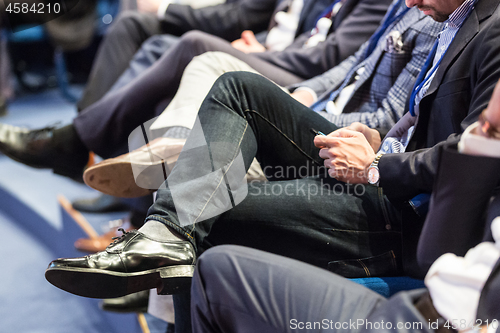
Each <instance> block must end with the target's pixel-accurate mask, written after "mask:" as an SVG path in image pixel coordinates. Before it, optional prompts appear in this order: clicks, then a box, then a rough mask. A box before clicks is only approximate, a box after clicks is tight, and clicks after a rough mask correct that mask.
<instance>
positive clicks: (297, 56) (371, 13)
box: [257, 0, 392, 79]
mask: <svg viewBox="0 0 500 333" xmlns="http://www.w3.org/2000/svg"><path fill="white" fill-rule="evenodd" d="M391 2H392V1H390V0H360V1H359V3H358V4H357V5H356V6H353V7H352V8H345V9H344V8H342V9H341V10H340V11H339V13H338V14H337V15H339V16H340V15H341V16H342V17H338V18H336V19H335V21H337V20H341V21H340V24H338V26H336V27H335V29H334V31H333V32H331V33H330V34H329V35H328V37H327V39H326V40H325V41H324V42H322V43H320V44H318V45H317V46H316V47H312V48H307V49H304V48H302V45H303V44H304V42H305V41H306V40H307V38H308V37H309V34H310V32H305V33H304V34H302V35H301V36H300V37H298V38H297V39H296V40H295V42H294V43H293V44H292V45H290V46H289V47H288V48H287V49H285V50H284V51H282V52H264V53H261V54H257V56H258V57H259V58H261V59H264V60H266V61H268V62H269V63H271V64H274V65H276V66H278V67H280V68H283V69H285V70H287V71H289V72H291V73H293V74H295V75H297V76H300V77H302V78H304V79H308V78H312V77H314V76H317V75H320V74H323V73H324V72H326V71H327V70H329V69H330V68H332V67H334V66H336V65H338V64H339V63H340V62H342V61H343V60H344V59H346V58H347V57H348V56H350V55H352V54H354V52H356V51H357V50H358V49H359V47H360V46H361V45H362V44H363V43H364V42H366V41H367V40H368V39H369V38H370V36H371V35H372V34H373V33H374V32H375V30H376V29H377V28H378V26H379V25H380V21H382V19H383V17H384V15H385V13H386V11H387V8H388V7H389V5H390V4H391ZM345 6H347V4H346V5H345ZM343 10H345V12H343ZM334 24H335V23H334Z"/></svg>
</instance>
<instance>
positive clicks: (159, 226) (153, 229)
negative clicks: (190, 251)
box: [139, 220, 185, 242]
mask: <svg viewBox="0 0 500 333" xmlns="http://www.w3.org/2000/svg"><path fill="white" fill-rule="evenodd" d="M139 231H140V232H142V233H143V234H145V235H147V236H148V237H150V238H152V239H154V240H156V241H159V242H165V241H179V240H185V237H183V236H181V235H180V234H179V233H178V232H176V231H174V230H172V229H170V228H169V227H167V226H166V225H164V224H163V223H161V222H158V221H154V220H150V221H147V222H146V223H144V225H143V226H142V227H141V228H140V229H139Z"/></svg>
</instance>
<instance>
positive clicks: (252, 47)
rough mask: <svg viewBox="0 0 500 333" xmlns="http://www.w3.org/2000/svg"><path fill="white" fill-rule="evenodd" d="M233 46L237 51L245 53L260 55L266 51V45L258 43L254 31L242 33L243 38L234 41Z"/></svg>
mask: <svg viewBox="0 0 500 333" xmlns="http://www.w3.org/2000/svg"><path fill="white" fill-rule="evenodd" d="M231 45H232V46H233V47H234V48H235V49H237V50H239V51H241V52H245V53H258V52H264V51H265V50H266V48H265V47H264V45H262V44H261V43H259V42H258V41H257V38H255V35H254V33H253V31H250V30H245V31H243V32H242V33H241V38H240V39H237V40H235V41H233V42H232V43H231Z"/></svg>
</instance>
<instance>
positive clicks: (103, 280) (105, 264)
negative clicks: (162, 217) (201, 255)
mask: <svg viewBox="0 0 500 333" xmlns="http://www.w3.org/2000/svg"><path fill="white" fill-rule="evenodd" d="M195 258H196V256H195V252H194V249H193V246H192V245H191V243H189V242H188V241H169V242H159V241H156V240H153V239H151V238H149V237H147V236H146V235H144V234H142V233H141V232H139V231H135V230H134V231H130V232H124V234H123V235H122V236H121V237H120V238H119V239H116V240H115V242H114V243H113V244H111V245H110V246H108V247H107V248H106V250H105V251H102V252H98V253H95V254H91V255H88V256H84V257H79V258H69V259H57V260H54V261H52V262H51V263H50V265H49V267H48V268H47V270H46V271H45V278H46V279H47V280H48V281H49V282H50V283H52V284H53V285H54V286H56V287H58V288H60V289H62V290H65V291H67V292H70V293H72V294H75V295H79V296H84V297H91V298H115V297H121V296H124V295H128V294H131V293H135V292H139V291H142V290H148V289H152V288H157V290H158V293H160V294H172V293H180V292H184V291H187V290H188V289H189V287H190V285H191V278H192V276H193V273H194V263H195Z"/></svg>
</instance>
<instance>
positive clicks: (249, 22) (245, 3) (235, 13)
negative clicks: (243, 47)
mask: <svg viewBox="0 0 500 333" xmlns="http://www.w3.org/2000/svg"><path fill="white" fill-rule="evenodd" d="M276 2H277V1H276V0H241V1H237V2H230V3H224V4H220V5H215V6H209V7H203V8H197V9H193V8H191V6H186V5H179V4H170V5H169V6H168V8H167V11H166V12H165V15H164V17H163V18H162V19H161V24H162V29H163V31H165V32H166V33H169V34H173V35H177V36H180V35H182V34H183V33H185V32H187V31H190V30H201V31H204V32H206V33H209V34H212V35H215V36H218V37H221V38H224V39H226V40H230V41H232V40H235V39H237V38H239V37H240V35H241V32H242V31H243V30H252V31H254V32H255V33H257V32H260V31H263V30H266V29H267V27H268V25H269V21H270V20H271V17H272V14H273V12H274V8H275V5H276Z"/></svg>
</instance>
